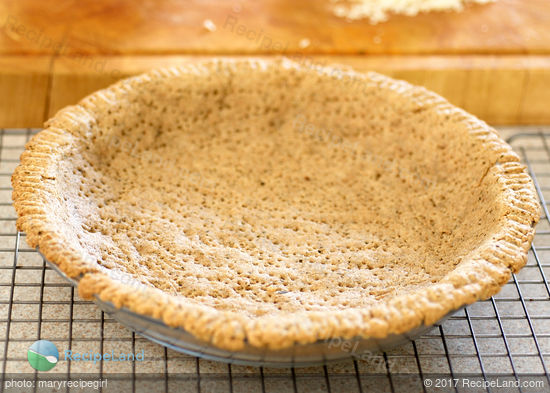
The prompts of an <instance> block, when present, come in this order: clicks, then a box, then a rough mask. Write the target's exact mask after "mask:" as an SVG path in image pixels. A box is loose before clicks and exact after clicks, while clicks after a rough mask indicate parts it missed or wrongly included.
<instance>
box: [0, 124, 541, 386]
mask: <svg viewBox="0 0 550 393" xmlns="http://www.w3.org/2000/svg"><path fill="white" fill-rule="evenodd" d="M549 131H550V127H539V128H535V127H530V128H525V127H523V128H518V127H515V128H510V129H505V130H502V132H503V133H504V134H507V135H512V134H513V135H512V136H511V137H510V138H509V140H510V142H511V143H512V145H513V146H514V147H515V150H516V151H517V152H518V153H520V154H521V156H522V158H523V160H524V162H525V163H526V164H527V165H528V168H529V171H530V172H531V175H532V176H533V179H534V180H535V182H536V187H537V191H538V193H539V197H540V199H541V202H542V206H543V212H544V215H543V217H542V219H541V221H540V224H539V226H538V228H537V236H536V238H535V241H534V243H533V246H532V248H531V250H530V252H529V258H528V263H527V265H526V267H525V268H524V269H523V270H522V271H521V272H520V273H519V274H517V275H513V277H512V279H511V280H510V282H509V283H508V284H507V285H506V286H505V287H504V288H503V290H502V291H501V292H500V293H499V294H498V295H497V296H495V297H493V298H491V299H489V300H487V301H482V302H478V303H475V304H473V305H471V306H469V307H467V308H466V309H464V310H463V311H460V312H458V313H457V314H455V315H453V316H452V317H451V318H450V319H448V320H447V321H446V322H444V323H443V324H442V325H440V326H438V327H436V328H435V329H434V330H432V331H431V332H430V333H429V334H427V335H424V336H422V337H421V338H419V339H417V340H415V341H414V342H411V343H409V344H408V345H405V346H403V347H400V348H396V349H394V350H392V351H389V352H386V353H381V354H379V355H377V356H378V357H377V356H374V357H372V356H371V357H370V360H369V362H364V361H361V360H349V361H345V362H341V363H338V364H331V365H327V366H324V367H310V368H306V369H268V368H254V367H244V366H236V365H228V364H223V363H215V362H210V361H206V360H203V359H197V358H194V357H191V356H188V355H185V354H181V353H178V352H175V351H172V350H170V349H166V348H164V347H162V346H159V345H156V344H154V343H151V342H149V341H147V340H145V339H143V338H141V337H140V336H139V335H136V334H135V333H133V332H130V331H129V330H127V329H125V328H123V327H121V326H120V325H119V324H118V323H116V322H115V321H113V320H112V319H110V318H109V317H108V316H107V315H106V314H104V313H103V312H101V311H100V310H99V309H98V308H97V307H96V306H95V305H94V304H93V303H91V302H87V301H83V300H81V299H79V298H78V296H77V294H76V293H75V291H74V288H73V287H72V286H71V285H69V284H68V283H66V282H65V281H64V280H63V279H61V278H60V277H58V276H57V274H56V273H55V272H54V271H53V270H51V269H50V268H49V267H47V265H46V264H45V262H44V261H43V260H42V258H41V257H40V256H39V255H38V254H37V252H36V251H35V250H33V249H30V248H28V246H27V245H26V244H25V234H24V233H20V232H17V230H16V228H15V212H14V210H13V207H12V206H11V185H10V177H11V173H12V171H13V169H14V168H15V166H16V165H17V163H18V158H19V155H20V153H21V152H22V150H23V146H24V143H25V142H26V141H27V140H28V139H29V138H30V137H31V136H32V135H33V134H34V133H35V132H37V130H30V129H27V130H15V129H1V130H0V339H1V340H2V341H3V342H1V343H0V351H2V352H1V353H0V359H1V363H0V370H1V371H2V375H1V382H2V385H1V386H0V393H1V392H4V391H6V392H7V391H10V390H9V389H8V388H6V387H5V385H4V382H5V381H6V380H8V378H12V377H13V375H17V373H25V375H28V376H30V377H33V378H36V377H39V376H41V375H43V374H44V373H40V374H38V373H37V372H35V371H34V370H32V369H31V368H30V366H29V364H28V362H27V360H26V353H27V348H28V347H29V345H30V344H32V343H33V342H34V341H35V340H38V339H47V340H50V341H52V342H53V343H55V344H56V345H57V347H58V348H60V352H62V350H64V349H73V350H77V349H78V350H79V351H82V352H84V351H88V350H93V351H99V352H104V351H110V350H111V349H113V348H116V349H118V350H120V349H123V350H127V351H128V352H137V351H141V350H142V349H143V351H144V353H145V355H146V359H145V361H130V362H121V363H113V362H103V361H101V362H98V363H97V364H90V363H85V364H83V363H79V362H72V361H62V362H60V363H59V364H58V365H57V366H56V367H55V375H60V376H63V377H64V378H66V379H67V378H74V377H76V376H79V377H81V376H82V375H85V376H87V377H88V378H91V377H94V378H113V379H114V380H118V381H119V382H118V383H119V384H118V385H117V384H116V383H112V382H110V384H109V385H108V386H109V387H108V388H107V387H105V388H103V387H100V388H99V389H98V390H99V391H102V390H103V391H111V389H113V390H112V391H132V392H136V391H171V392H180V391H192V392H228V391H229V392H240V391H250V392H286V391H289V392H302V391H304V392H339V391H346V392H349V393H351V392H360V393H363V392H367V391H388V392H399V391H404V392H415V391H418V392H421V391H423V392H430V391H452V392H459V391H470V390H467V389H466V390H465V389H461V388H460V387H459V386H447V387H442V388H441V389H438V390H435V389H434V388H435V385H434V386H426V384H425V383H424V381H425V379H426V378H429V377H437V378H451V379H452V378H459V377H461V376H465V375H467V376H468V377H469V378H477V379H479V380H480V381H489V380H491V378H494V377H495V376H498V377H502V378H508V379H511V380H520V379H521V378H523V377H524V376H526V375H530V376H531V377H532V378H539V379H541V380H543V381H544V383H545V384H544V388H540V387H538V388H535V389H534V390H533V389H531V390H530V389H529V388H528V387H527V388H526V387H523V388H522V387H518V388H517V389H516V390H513V389H512V390H506V391H519V392H524V391H545V390H544V389H547V390H548V389H549V386H550V374H549V370H548V369H549V368H550V363H548V362H549V359H550V301H549V300H550V286H549V282H548V280H547V276H548V275H550V214H549V211H548V204H547V202H546V200H550V133H549ZM378 361H379V362H378ZM376 363H379V364H382V365H383V370H384V371H383V372H380V370H379V369H377V368H375V367H373V364H376ZM49 375H51V374H49ZM443 388H444V389H443ZM25 391H26V390H25ZM30 391H40V390H39V389H38V388H37V387H36V386H34V387H33V388H32V389H31V390H30ZM66 391H67V392H68V391H70V389H69V388H68V387H67V389H66ZM94 391H97V390H94ZM471 391H487V392H491V391H494V389H493V390H492V389H491V387H490V386H484V387H483V388H481V389H476V390H471ZM496 391H498V390H496Z"/></svg>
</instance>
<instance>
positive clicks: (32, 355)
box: [27, 340, 59, 371]
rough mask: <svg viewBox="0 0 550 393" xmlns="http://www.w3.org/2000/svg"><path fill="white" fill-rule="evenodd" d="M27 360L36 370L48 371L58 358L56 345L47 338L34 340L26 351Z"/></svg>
mask: <svg viewBox="0 0 550 393" xmlns="http://www.w3.org/2000/svg"><path fill="white" fill-rule="evenodd" d="M27 360H28V361H29V364H30V365H31V367H32V368H34V369H35V370H38V371H49V370H51V369H52V368H54V367H55V365H56V364H57V362H58V360H59V351H58V350H57V347H56V346H55V345H54V343H52V342H51V341H48V340H38V341H35V342H34V343H33V344H32V345H31V346H30V347H29V349H28V351H27Z"/></svg>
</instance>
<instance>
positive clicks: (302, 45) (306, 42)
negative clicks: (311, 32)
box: [298, 38, 311, 49]
mask: <svg viewBox="0 0 550 393" xmlns="http://www.w3.org/2000/svg"><path fill="white" fill-rule="evenodd" d="M310 44H311V41H310V40H309V39H307V38H302V39H301V40H300V42H299V43H298V46H300V48H302V49H304V48H307V47H308V46H309V45H310Z"/></svg>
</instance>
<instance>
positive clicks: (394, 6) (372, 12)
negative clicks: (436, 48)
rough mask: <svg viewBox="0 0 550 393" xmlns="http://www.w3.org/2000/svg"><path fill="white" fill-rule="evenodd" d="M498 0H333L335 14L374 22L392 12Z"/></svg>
mask: <svg viewBox="0 0 550 393" xmlns="http://www.w3.org/2000/svg"><path fill="white" fill-rule="evenodd" d="M494 1H496V0H331V3H334V5H333V6H332V12H333V13H334V15H336V16H338V17H340V18H345V19H347V20H358V19H369V21H370V22H371V23H372V24H377V23H379V22H384V21H386V20H388V17H389V15H390V14H392V13H394V14H404V15H408V16H414V15H417V14H418V13H420V12H429V11H461V10H462V9H463V8H464V5H465V4H468V3H479V4H485V3H492V2H494Z"/></svg>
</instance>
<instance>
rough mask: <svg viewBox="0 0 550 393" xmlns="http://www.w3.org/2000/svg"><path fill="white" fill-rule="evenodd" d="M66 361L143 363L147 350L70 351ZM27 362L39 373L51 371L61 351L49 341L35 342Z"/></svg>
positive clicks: (29, 351)
mask: <svg viewBox="0 0 550 393" xmlns="http://www.w3.org/2000/svg"><path fill="white" fill-rule="evenodd" d="M64 356H65V360H69V361H71V362H93V363H94V364H95V363H97V362H101V361H103V362H124V361H130V362H133V361H137V362H142V361H144V360H145V350H143V349H142V350H141V352H136V353H133V352H128V353H125V352H120V353H115V352H114V351H111V352H105V353H100V352H93V351H88V352H75V351H72V350H70V349H67V350H65V351H64ZM27 360H28V361H29V364H30V365H31V367H32V368H34V369H35V370H38V371H49V370H51V369H52V368H54V367H55V365H56V364H57V362H58V361H59V351H58V350H57V347H56V346H55V345H54V343H52V342H51V341H48V340H38V341H35V342H34V343H33V344H32V345H31V346H30V347H29V349H28V350H27Z"/></svg>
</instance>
